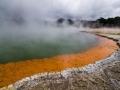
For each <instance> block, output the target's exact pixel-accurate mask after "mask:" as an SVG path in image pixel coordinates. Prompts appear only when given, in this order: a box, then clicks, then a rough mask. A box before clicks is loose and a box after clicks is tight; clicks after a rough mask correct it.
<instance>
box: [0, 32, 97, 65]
mask: <svg viewBox="0 0 120 90" xmlns="http://www.w3.org/2000/svg"><path fill="white" fill-rule="evenodd" d="M61 32H62V31H59V32H57V33H54V34H52V33H49V34H48V33H42V34H41V33H39V34H38V33H33V32H32V33H29V35H28V33H27V34H26V33H25V32H24V33H18V34H17V33H12V32H9V33H8V34H7V35H6V32H5V33H4V34H3V36H1V37H0V63H8V62H16V61H21V60H27V59H34V58H48V57H52V56H55V55H62V54H71V53H78V52H83V51H85V50H87V49H89V48H91V47H94V46H95V45H96V44H97V43H98V39H97V37H96V36H94V35H91V34H87V33H82V32H79V31H73V32H68V31H65V32H62V33H61Z"/></svg>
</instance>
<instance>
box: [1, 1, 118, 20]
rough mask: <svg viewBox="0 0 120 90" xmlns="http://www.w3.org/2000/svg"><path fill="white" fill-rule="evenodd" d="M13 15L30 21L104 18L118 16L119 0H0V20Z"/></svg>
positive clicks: (7, 18)
mask: <svg viewBox="0 0 120 90" xmlns="http://www.w3.org/2000/svg"><path fill="white" fill-rule="evenodd" d="M14 15H16V16H17V15H19V16H22V17H24V19H26V20H30V21H31V20H33V21H36V20H41V19H51V18H56V17H60V16H65V17H66V16H69V17H74V18H81V19H96V18H99V17H105V18H106V17H112V16H120V0H0V21H1V20H9V19H10V18H11V17H12V16H13V17H14Z"/></svg>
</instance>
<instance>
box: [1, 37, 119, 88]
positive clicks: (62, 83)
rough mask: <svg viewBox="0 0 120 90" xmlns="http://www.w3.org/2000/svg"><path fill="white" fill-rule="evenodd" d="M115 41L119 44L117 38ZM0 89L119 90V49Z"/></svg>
mask: <svg viewBox="0 0 120 90" xmlns="http://www.w3.org/2000/svg"><path fill="white" fill-rule="evenodd" d="M106 37H107V38H112V39H114V38H113V37H108V36H106ZM115 40H116V39H115ZM116 42H117V43H118V44H120V41H119V40H116ZM0 90H120V49H118V50H117V51H116V52H114V53H113V54H112V55H111V56H109V57H108V58H106V59H105V60H100V61H97V62H96V63H95V64H89V65H86V66H85V67H82V68H70V69H66V70H63V71H61V72H53V73H40V74H37V75H33V76H31V77H27V78H25V79H23V80H20V81H18V82H16V83H14V84H12V85H9V86H8V87H4V88H2V89H0Z"/></svg>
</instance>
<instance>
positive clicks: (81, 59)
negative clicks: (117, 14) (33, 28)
mask: <svg viewBox="0 0 120 90" xmlns="http://www.w3.org/2000/svg"><path fill="white" fill-rule="evenodd" d="M99 39H100V43H99V44H98V45H97V46H96V47H93V48H91V49H89V50H87V51H85V52H82V53H77V54H69V55H58V56H55V57H51V58H44V59H33V60H26V61H21V62H13V63H7V64H0V87H3V86H6V85H8V84H11V83H14V82H16V81H17V80H20V79H22V78H25V77H27V76H31V75H33V74H37V73H43V72H56V71H61V70H64V69H66V68H71V67H82V66H84V65H87V64H90V63H95V62H96V61H98V60H101V59H104V58H106V57H108V56H109V55H111V54H112V53H113V52H114V51H115V50H116V49H118V46H117V45H116V42H114V41H112V40H109V39H105V38H99Z"/></svg>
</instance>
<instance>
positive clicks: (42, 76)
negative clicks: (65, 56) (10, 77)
mask: <svg viewBox="0 0 120 90" xmlns="http://www.w3.org/2000/svg"><path fill="white" fill-rule="evenodd" d="M105 38H109V37H105ZM109 39H111V38H109ZM113 40H114V39H113ZM115 42H116V43H119V44H120V42H119V41H118V40H115ZM119 52H120V50H119V49H118V50H117V51H116V52H115V53H113V54H112V55H111V56H110V57H108V58H107V59H105V60H100V61H96V63H95V64H88V65H85V66H84V67H79V68H68V69H65V70H63V71H61V72H53V73H39V74H36V75H33V76H31V77H27V78H24V79H22V80H20V81H17V82H16V83H15V84H12V85H9V86H8V88H13V89H15V90H16V89H20V90H27V89H28V88H29V89H32V88H33V87H35V86H37V85H39V84H40V83H42V82H46V81H49V80H51V79H50V78H52V79H53V81H54V79H56V80H58V81H61V80H63V81H64V80H67V79H69V78H71V77H73V76H74V75H75V76H76V75H79V76H81V75H84V74H85V75H86V74H92V73H95V72H100V69H101V68H105V67H108V66H109V64H110V63H114V62H118V61H119V60H115V58H117V57H118V56H120V55H119V54H118V53H119ZM115 56H116V57H115ZM44 80H45V81H44ZM49 83H50V82H49ZM46 84H47V83H46ZM0 90H7V89H5V88H2V89H0ZM33 90H35V89H33Z"/></svg>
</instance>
